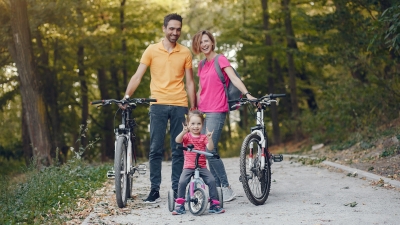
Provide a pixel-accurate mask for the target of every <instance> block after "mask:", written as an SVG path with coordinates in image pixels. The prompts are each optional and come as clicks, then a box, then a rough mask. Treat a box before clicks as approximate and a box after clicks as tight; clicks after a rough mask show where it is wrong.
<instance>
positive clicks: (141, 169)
mask: <svg viewBox="0 0 400 225" xmlns="http://www.w3.org/2000/svg"><path fill="white" fill-rule="evenodd" d="M136 170H137V171H138V173H139V174H140V175H145V174H146V171H147V166H146V165H144V164H139V166H137V167H136Z"/></svg>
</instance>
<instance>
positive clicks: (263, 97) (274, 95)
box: [228, 94, 286, 103]
mask: <svg viewBox="0 0 400 225" xmlns="http://www.w3.org/2000/svg"><path fill="white" fill-rule="evenodd" d="M285 96H286V94H269V95H265V96H262V97H261V98H257V99H254V100H253V99H247V98H238V99H234V100H229V101H228V103H232V102H261V101H262V100H265V99H267V100H272V99H276V98H279V97H285Z"/></svg>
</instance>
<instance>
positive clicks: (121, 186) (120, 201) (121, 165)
mask: <svg viewBox="0 0 400 225" xmlns="http://www.w3.org/2000/svg"><path fill="white" fill-rule="evenodd" d="M127 146H128V143H127V140H126V138H125V137H118V139H117V147H116V149H115V158H114V171H115V195H116V199H117V205H118V207H120V208H124V207H125V206H126V200H127V197H128V196H127V192H128V191H127V189H128V183H129V181H128V174H127V173H126V164H127V158H126V149H127ZM130 183H131V182H130ZM130 185H131V184H129V186H130Z"/></svg>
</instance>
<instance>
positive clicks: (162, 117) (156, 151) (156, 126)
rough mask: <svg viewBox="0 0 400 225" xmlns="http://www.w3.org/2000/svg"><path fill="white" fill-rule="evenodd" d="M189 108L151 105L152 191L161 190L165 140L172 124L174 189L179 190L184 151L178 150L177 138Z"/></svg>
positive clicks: (172, 176)
mask: <svg viewBox="0 0 400 225" xmlns="http://www.w3.org/2000/svg"><path fill="white" fill-rule="evenodd" d="M187 112H188V108H187V107H182V106H172V105H155V104H153V105H151V106H150V112H149V115H150V153H149V164H150V182H151V189H152V190H157V191H159V190H160V184H161V163H162V159H163V155H164V154H163V153H164V140H165V135H166V130H167V125H168V120H169V122H170V127H169V133H170V137H171V140H170V147H171V152H172V174H171V182H172V189H174V190H176V189H178V183H179V177H180V175H181V173H182V169H183V162H184V159H183V151H182V150H179V149H176V146H177V145H178V144H177V143H176V142H175V138H176V136H178V134H179V133H180V132H181V131H182V129H183V127H182V123H183V122H184V121H185V114H187Z"/></svg>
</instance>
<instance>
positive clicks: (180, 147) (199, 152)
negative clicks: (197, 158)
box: [178, 144, 219, 159]
mask: <svg viewBox="0 0 400 225" xmlns="http://www.w3.org/2000/svg"><path fill="white" fill-rule="evenodd" d="M193 148H194V145H192V144H188V145H187V147H183V146H178V149H180V150H183V151H189V152H194V153H197V154H200V155H206V156H210V157H214V158H216V159H219V155H218V154H216V153H215V154H214V153H210V152H204V151H199V150H196V149H193Z"/></svg>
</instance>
